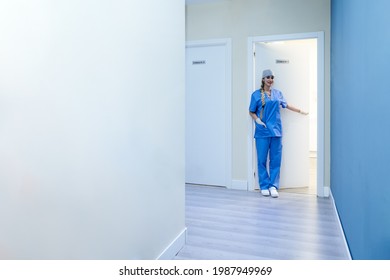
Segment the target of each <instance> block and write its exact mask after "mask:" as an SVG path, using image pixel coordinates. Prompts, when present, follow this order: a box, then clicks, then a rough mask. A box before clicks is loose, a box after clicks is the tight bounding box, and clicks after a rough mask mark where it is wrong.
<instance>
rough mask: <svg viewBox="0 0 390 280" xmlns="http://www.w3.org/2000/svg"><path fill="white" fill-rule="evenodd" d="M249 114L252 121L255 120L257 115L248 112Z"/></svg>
mask: <svg viewBox="0 0 390 280" xmlns="http://www.w3.org/2000/svg"><path fill="white" fill-rule="evenodd" d="M249 115H250V116H251V117H252V119H253V120H254V121H256V119H257V118H258V117H257V115H256V113H253V112H249Z"/></svg>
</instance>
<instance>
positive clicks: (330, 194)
mask: <svg viewBox="0 0 390 280" xmlns="http://www.w3.org/2000/svg"><path fill="white" fill-rule="evenodd" d="M328 188H329V187H328ZM329 198H330V199H331V200H332V204H333V209H334V211H335V213H336V216H337V222H338V224H339V228H340V231H341V233H342V235H343V240H344V246H345V248H346V250H347V252H348V257H349V260H352V256H351V252H350V251H349V247H348V243H347V239H345V234H344V229H343V226H342V224H341V221H340V216H339V212H338V211H337V206H336V203H335V202H334V198H333V195H332V191H331V190H330V188H329Z"/></svg>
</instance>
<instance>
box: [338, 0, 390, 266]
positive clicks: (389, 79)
mask: <svg viewBox="0 0 390 280" xmlns="http://www.w3.org/2000/svg"><path fill="white" fill-rule="evenodd" d="M389 11H390V1H388V0H359V1H356V0H335V1H332V19H331V25H332V35H331V39H332V42H331V189H332V194H333V196H334V198H335V202H336V206H337V209H338V211H339V215H340V219H341V223H342V225H343V228H344V231H345V234H346V238H347V242H348V245H349V247H350V250H351V254H352V258H353V259H390V106H389V105H390V36H389V33H390V15H389Z"/></svg>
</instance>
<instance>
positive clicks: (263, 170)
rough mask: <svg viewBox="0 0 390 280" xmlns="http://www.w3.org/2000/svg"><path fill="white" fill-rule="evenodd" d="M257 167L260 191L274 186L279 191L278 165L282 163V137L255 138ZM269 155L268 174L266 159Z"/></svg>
mask: <svg viewBox="0 0 390 280" xmlns="http://www.w3.org/2000/svg"><path fill="white" fill-rule="evenodd" d="M256 150H257V167H258V171H259V185H260V189H262V190H266V189H269V188H270V187H272V186H274V187H276V188H277V189H279V178H280V165H281V163H282V137H264V138H256ZM268 153H269V173H268V170H267V157H268Z"/></svg>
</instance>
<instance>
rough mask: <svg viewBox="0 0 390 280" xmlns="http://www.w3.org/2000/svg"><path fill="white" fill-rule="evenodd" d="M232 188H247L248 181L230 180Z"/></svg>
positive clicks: (245, 189) (243, 189)
mask: <svg viewBox="0 0 390 280" xmlns="http://www.w3.org/2000/svg"><path fill="white" fill-rule="evenodd" d="M230 188H231V189H233V190H242V191H247V190H248V182H247V181H244V180H232V186H231V187H230Z"/></svg>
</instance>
